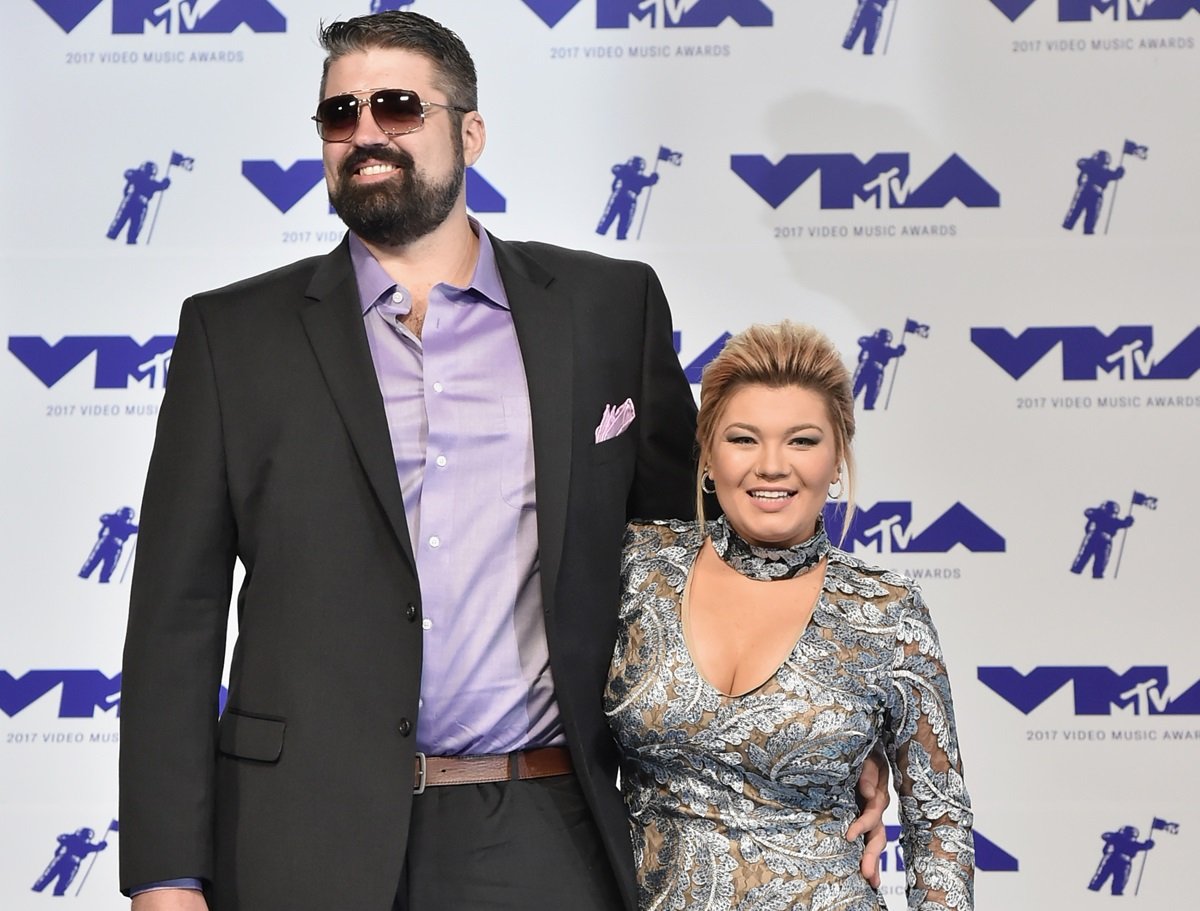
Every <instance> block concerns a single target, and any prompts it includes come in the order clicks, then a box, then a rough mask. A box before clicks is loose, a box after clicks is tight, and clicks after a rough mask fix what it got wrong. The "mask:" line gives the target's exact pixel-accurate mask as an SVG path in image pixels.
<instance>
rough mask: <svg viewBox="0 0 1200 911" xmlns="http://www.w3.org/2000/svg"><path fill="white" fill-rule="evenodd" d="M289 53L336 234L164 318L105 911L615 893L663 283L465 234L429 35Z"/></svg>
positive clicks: (449, 905) (656, 435) (678, 426)
mask: <svg viewBox="0 0 1200 911" xmlns="http://www.w3.org/2000/svg"><path fill="white" fill-rule="evenodd" d="M322 44H323V47H324V48H325V50H326V51H327V54H328V57H327V60H326V63H325V72H324V76H323V79H322V86H321V96H320V97H321V99H322V100H321V103H320V104H319V106H318V108H317V114H316V116H315V118H314V119H315V120H316V121H317V128H318V132H319V134H320V135H321V137H322V139H323V141H324V162H325V175H326V182H327V185H328V188H329V195H330V200H331V202H332V204H333V205H334V206H335V208H336V209H337V211H338V214H339V215H340V216H341V217H342V219H343V220H344V221H345V223H346V224H347V226H348V227H349V229H350V233H349V235H348V236H347V238H346V239H345V240H344V241H343V243H342V244H341V245H340V246H339V247H338V248H337V249H336V250H334V251H333V252H332V253H330V254H328V255H326V256H320V257H314V258H312V259H307V260H303V261H301V262H298V263H294V264H292V265H290V266H285V267H284V268H282V269H278V270H275V271H274V272H270V273H267V274H265V275H260V276H257V277H255V278H251V279H248V280H246V281H243V282H239V283H237V284H235V285H232V286H230V287H227V288H224V289H220V290H218V291H212V292H208V293H205V294H201V295H197V296H195V297H193V298H190V299H189V300H188V301H187V302H185V304H184V307H183V312H182V316H181V319H180V329H179V334H178V337H177V341H176V346H175V349H174V353H173V355H172V366H171V380H170V383H169V385H168V387H167V392H166V395H165V398H164V401H163V405H162V411H161V416H160V420H159V426H158V435H157V438H156V441H155V446H154V453H153V456H152V459H151V465H150V469H149V474H148V477H147V481H146V492H145V497H144V500H143V513H142V514H143V521H142V524H141V532H140V534H141V536H142V538H141V540H142V552H141V553H140V554H139V556H138V560H137V566H136V569H135V572H134V580H133V591H132V595H131V605H130V616H129V629H128V634H127V637H126V646H125V662H124V668H123V681H122V683H123V685H122V706H121V716H122V717H121V723H122V737H121V741H122V749H121V884H122V889H123V890H124V891H125V892H126V893H127V894H134V896H135V897H134V908H135V909H136V911H151V909H164V908H180V909H203V908H205V907H206V902H207V903H208V906H209V907H213V908H216V909H219V911H239V909H242V911H272V909H280V911H283V909H287V911H304V909H314V911H315V909H322V911H325V909H330V908H348V909H354V911H375V909H377V911H387V909H390V908H395V909H414V911H422V909H434V908H436V909H439V911H441V909H474V908H478V907H484V906H487V907H502V908H513V909H542V908H545V909H551V908H554V909H557V908H563V907H569V908H572V909H593V908H594V909H614V908H621V907H623V906H624V907H626V908H632V907H633V869H632V858H631V856H630V842H629V834H628V824H627V822H626V819H625V815H624V808H623V805H622V802H621V799H620V796H619V794H618V792H617V791H616V790H615V788H614V787H613V782H614V779H615V776H616V751H615V748H614V745H613V743H612V741H611V739H610V737H609V734H608V731H607V727H606V725H605V722H604V718H603V715H602V702H601V693H602V691H603V686H604V680H605V677H606V673H607V669H608V663H609V659H610V657H611V654H612V645H613V641H614V636H615V620H616V606H617V603H618V594H619V592H618V581H619V580H618V563H619V554H620V546H621V537H622V530H623V527H624V524H625V522H626V520H627V518H628V517H631V516H682V515H686V514H687V513H688V512H689V507H690V503H691V497H692V478H693V476H694V465H693V462H692V440H693V437H694V432H695V427H694V421H695V408H694V405H693V402H692V396H691V391H690V388H689V386H688V384H687V381H686V380H685V378H684V376H683V373H682V371H681V369H680V366H679V362H678V359H677V358H676V356H675V353H674V351H673V347H672V344H671V322H670V315H669V313H668V310H667V305H666V301H665V299H664V296H663V292H662V289H661V287H660V286H659V283H658V280H657V279H656V277H655V276H654V273H653V272H652V271H651V270H650V269H649V268H648V267H647V266H645V265H642V264H638V263H626V262H617V261H614V260H609V259H605V258H602V257H598V256H595V255H592V254H588V253H581V252H575V251H569V250H563V249H560V248H557V247H551V246H548V245H545V244H538V243H525V244H513V243H506V242H504V241H501V240H499V239H497V238H494V237H492V236H491V235H489V234H488V233H487V232H486V231H485V230H483V229H482V228H481V227H480V226H479V225H478V223H476V222H475V221H474V220H473V219H471V218H469V217H468V216H467V213H466V205H465V196H464V191H463V179H464V173H465V169H466V167H467V166H468V165H470V164H473V163H474V162H475V161H476V160H477V159H478V157H479V155H480V153H481V152H482V151H483V147H484V142H485V129H484V123H483V120H482V118H481V117H480V115H479V113H478V111H477V110H476V108H477V102H476V87H475V71H474V66H473V64H472V62H471V58H470V56H469V54H468V53H467V51H466V48H465V47H463V45H462V42H461V41H460V40H459V39H458V37H457V36H456V35H454V34H453V33H452V32H449V31H447V30H446V29H445V28H443V27H442V26H440V25H438V24H437V23H435V22H433V21H432V20H430V19H427V18H426V17H423V16H421V15H418V14H416V13H410V12H400V11H391V12H381V13H378V14H375V15H371V16H364V17H359V18H356V19H351V20H349V21H346V22H339V23H334V24H333V25H331V26H329V27H328V28H327V29H325V31H324V32H323V35H322ZM616 414H619V415H620V416H621V420H619V421H615V420H611V419H606V415H607V416H609V417H610V418H611V416H612V415H616ZM535 466H536V472H535ZM235 560H240V561H241V562H242V564H243V565H244V567H245V580H244V582H243V584H242V587H241V590H240V591H239V593H238V595H237V599H238V640H237V644H236V646H235V649H234V654H233V660H232V667H231V671H230V681H229V692H228V701H227V705H226V707H225V711H224V713H223V714H222V715H221V717H220V720H219V721H218V719H217V696H218V690H219V684H220V675H221V668H222V661H223V652H224V642H225V628H226V619H227V613H228V605H229V601H230V597H231V588H232V581H231V578H232V569H233V564H234V561H235ZM418 580H419V581H418ZM873 819H876V820H877V815H875V816H873ZM880 828H881V827H880Z"/></svg>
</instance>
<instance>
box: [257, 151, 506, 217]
mask: <svg viewBox="0 0 1200 911" xmlns="http://www.w3.org/2000/svg"><path fill="white" fill-rule="evenodd" d="M242 176H243V177H245V178H246V179H247V180H248V181H250V183H252V184H254V187H255V189H257V190H258V192H260V193H262V195H263V196H265V197H267V199H269V200H270V201H271V204H272V205H274V206H275V208H276V209H278V210H279V211H280V212H287V211H288V210H289V209H290V208H292V206H294V205H295V204H296V203H298V202H299V201H300V200H301V199H303V198H304V197H305V196H307V195H308V194H309V191H311V190H312V188H313V187H315V186H316V185H317V184H319V183H323V182H324V180H325V169H324V166H323V165H322V164H321V159H319V158H302V159H299V160H298V161H294V162H292V164H291V165H289V166H288V167H286V168H284V167H281V166H280V164H279V162H277V161H271V160H270V159H258V160H246V161H243V162H242ZM466 184H467V208H468V209H470V210H471V211H472V212H476V213H479V214H483V213H486V212H504V211H507V209H508V202H507V200H505V198H504V197H503V196H501V195H500V192H499V191H498V190H497V189H496V188H495V187H493V186H492V185H491V184H490V183H488V182H487V181H486V180H485V179H484V178H483V177H481V176H480V175H479V173H478V172H477V171H476V170H475V169H474V168H467V177H466ZM331 211H332V210H331Z"/></svg>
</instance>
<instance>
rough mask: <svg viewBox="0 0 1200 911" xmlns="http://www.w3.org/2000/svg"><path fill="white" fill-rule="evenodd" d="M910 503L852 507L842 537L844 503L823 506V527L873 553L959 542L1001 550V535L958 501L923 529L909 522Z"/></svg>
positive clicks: (932, 550) (943, 549)
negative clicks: (852, 509) (848, 526)
mask: <svg viewBox="0 0 1200 911" xmlns="http://www.w3.org/2000/svg"><path fill="white" fill-rule="evenodd" d="M912 513H913V507H912V503H911V502H908V501H906V500H884V501H882V502H879V503H876V504H875V505H874V506H870V507H860V508H858V509H856V510H855V512H854V517H853V518H852V519H851V521H850V528H849V530H848V531H847V532H846V535H845V538H844V539H843V537H842V527H843V526H844V525H845V515H846V505H845V504H844V503H829V504H827V505H826V506H825V510H824V515H825V528H826V530H827V531H828V532H829V537H830V540H833V541H842V544H841V546H842V547H844V548H845V549H846V550H848V551H854V550H855V545H859V546H861V547H862V548H864V549H869V550H871V551H873V552H874V553H877V554H922V553H924V554H944V553H947V552H949V551H950V550H951V549H952V548H953V547H954V546H955V545H958V544H961V545H962V546H963V547H965V548H966V549H967V550H969V551H971V552H972V553H1003V552H1004V549H1005V543H1004V538H1003V536H1002V535H1000V534H999V533H998V532H997V531H996V530H995V529H994V528H992V527H991V526H990V525H988V524H987V523H986V522H984V521H983V519H981V518H979V516H977V515H975V513H973V512H971V510H969V509H968V508H967V507H966V506H964V505H963V504H962V503H955V504H954V505H953V506H951V507H950V508H949V509H947V510H946V511H945V512H944V513H942V515H940V516H939V517H938V518H937V519H935V520H934V521H933V522H932V523H931V524H930V525H929V526H928V527H927V528H925V529H924V530H923V531H919V532H918V531H917V530H916V529H915V528H914V527H913V524H912Z"/></svg>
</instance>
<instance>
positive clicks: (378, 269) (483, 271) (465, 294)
mask: <svg viewBox="0 0 1200 911" xmlns="http://www.w3.org/2000/svg"><path fill="white" fill-rule="evenodd" d="M467 220H468V221H469V222H470V223H471V230H472V231H474V232H475V236H476V237H478V238H479V259H478V260H476V262H475V272H474V274H473V275H472V276H471V281H470V283H469V284H468V285H467V287H466V288H458V287H456V286H454V285H451V284H449V283H447V282H440V283H439V286H442V287H445V288H446V289H447V290H448V291H450V292H451V295H452V296H454V297H456V298H458V299H460V300H469V299H471V298H472V296H474V297H475V299H480V298H482V299H484V300H487V301H488V302H490V303H492V304H495V305H496V306H498V307H503V308H504V309H505V310H509V309H511V308H510V307H509V305H508V295H507V294H506V293H505V291H504V282H502V281H501V280H500V268H499V266H497V265H496V251H495V249H494V248H493V247H492V238H491V235H489V234H488V232H487V231H486V230H485V229H484V228H483V226H482V225H480V224H479V222H478V221H476V220H475V219H474V218H472V217H471V216H469V215H468V216H467ZM350 262H351V264H352V265H353V267H354V278H355V279H356V281H357V282H358V297H359V306H360V307H361V308H362V312H363V313H364V314H365V313H366V312H367V311H368V310H370V309H371V308H372V307H374V306H375V304H377V303H378V302H379V300H380V298H382V297H384V296H385V295H390V294H391V293H392V291H393V289H395V288H396V287H397V285H396V282H395V281H393V279H392V277H391V276H390V275H388V274H387V272H385V271H384V268H383V266H381V265H380V264H379V260H377V259H376V258H375V256H374V255H373V254H372V253H371V251H370V250H368V249H367V245H366V244H364V243H363V242H362V241H361V240H360V239H359V238H358V236H357V235H356V234H354V232H350ZM405 290H407V289H405ZM454 292H458V293H457V294H455V293H454ZM470 292H474V295H472V294H471V293H470Z"/></svg>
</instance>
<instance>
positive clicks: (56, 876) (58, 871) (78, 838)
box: [33, 819, 118, 895]
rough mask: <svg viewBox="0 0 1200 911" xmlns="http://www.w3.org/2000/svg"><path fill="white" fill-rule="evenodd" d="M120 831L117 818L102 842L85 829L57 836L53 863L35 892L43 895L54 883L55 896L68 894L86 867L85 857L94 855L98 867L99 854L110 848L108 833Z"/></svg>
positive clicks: (84, 877)
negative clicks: (84, 863) (97, 855)
mask: <svg viewBox="0 0 1200 911" xmlns="http://www.w3.org/2000/svg"><path fill="white" fill-rule="evenodd" d="M117 830H118V825H117V820H115V819H114V820H113V821H112V822H110V823H109V824H108V828H107V829H106V830H105V832H104V835H103V836H102V837H101V839H100V840H99V841H93V840H92V839H94V838H95V837H96V833H95V832H94V831H92V830H91V829H89V828H87V827H86V826H85V827H84V828H82V829H76V830H75V831H74V832H64V833H63V834H62V835H60V836H58V846H57V847H56V848H55V849H54V856H53V857H52V858H50V863H49V864H47V865H46V869H45V870H43V871H42V875H41V876H39V877H38V878H37V882H35V883H34V884H33V891H34V892H42V891H44V890H45V888H46V887H47V886H48V885H50V884H51V883H54V889H53V894H54V895H66V894H67V889H68V888H69V887H70V885H71V883H73V882H74V881H75V877H76V875H77V874H78V873H79V869H80V867H81V866H82V865H83V861H84V858H86V857H88V856H89V855H91V857H92V862H91V864H95V862H96V854H98V853H99V852H100V851H103V850H104V849H105V848H107V847H108V842H107V841H106V840H105V839H107V837H108V833H109V832H116V831H117ZM91 864H89V865H88V869H87V872H85V873H84V875H83V879H82V880H80V882H79V886H78V888H76V890H75V894H76V895H78V894H79V893H80V891H81V890H82V889H83V884H84V883H85V882H86V881H87V876H88V873H90V872H91V869H92V866H91Z"/></svg>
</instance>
